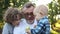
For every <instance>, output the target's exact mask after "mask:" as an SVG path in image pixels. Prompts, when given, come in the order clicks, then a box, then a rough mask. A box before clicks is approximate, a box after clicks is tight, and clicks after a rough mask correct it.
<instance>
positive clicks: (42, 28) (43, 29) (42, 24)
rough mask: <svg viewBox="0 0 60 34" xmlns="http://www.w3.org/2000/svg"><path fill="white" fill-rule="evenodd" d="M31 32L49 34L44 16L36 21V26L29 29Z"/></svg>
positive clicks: (33, 33) (47, 22) (32, 33)
mask: <svg viewBox="0 0 60 34" xmlns="http://www.w3.org/2000/svg"><path fill="white" fill-rule="evenodd" d="M31 34H50V23H49V21H48V18H47V17H46V16H45V17H44V18H42V19H40V20H39V21H38V23H37V26H36V28H34V29H31Z"/></svg>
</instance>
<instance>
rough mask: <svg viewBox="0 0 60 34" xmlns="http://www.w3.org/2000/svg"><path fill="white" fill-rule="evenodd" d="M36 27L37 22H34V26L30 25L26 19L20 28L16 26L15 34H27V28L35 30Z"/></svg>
mask: <svg viewBox="0 0 60 34" xmlns="http://www.w3.org/2000/svg"><path fill="white" fill-rule="evenodd" d="M34 25H37V21H36V20H34V23H33V24H28V23H27V22H26V20H25V19H22V22H20V24H19V26H16V27H15V28H14V31H13V34H26V32H25V30H26V27H28V26H29V27H30V29H33V28H34Z"/></svg>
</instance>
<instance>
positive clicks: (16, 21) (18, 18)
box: [12, 15, 20, 26]
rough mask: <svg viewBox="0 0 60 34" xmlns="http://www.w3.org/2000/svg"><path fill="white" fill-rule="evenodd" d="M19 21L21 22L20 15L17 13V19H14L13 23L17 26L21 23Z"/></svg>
mask: <svg viewBox="0 0 60 34" xmlns="http://www.w3.org/2000/svg"><path fill="white" fill-rule="evenodd" d="M19 23H20V17H19V15H17V20H14V21H13V22H12V24H13V25H14V26H17V25H19Z"/></svg>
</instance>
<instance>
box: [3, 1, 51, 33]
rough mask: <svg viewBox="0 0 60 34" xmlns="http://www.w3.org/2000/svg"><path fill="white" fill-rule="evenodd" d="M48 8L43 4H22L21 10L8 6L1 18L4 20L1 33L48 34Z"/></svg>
mask: <svg viewBox="0 0 60 34" xmlns="http://www.w3.org/2000/svg"><path fill="white" fill-rule="evenodd" d="M47 15H48V8H47V7H46V6H45V5H39V6H37V7H35V5H34V4H33V3H31V2H27V3H25V4H24V6H23V7H22V9H21V10H19V9H18V8H14V7H10V8H8V9H7V10H6V12H5V14H4V16H3V19H4V21H5V22H6V23H5V25H4V27H3V31H2V34H50V23H49V20H48V16H47Z"/></svg>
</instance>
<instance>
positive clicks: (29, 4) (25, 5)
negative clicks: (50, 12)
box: [21, 2, 35, 11]
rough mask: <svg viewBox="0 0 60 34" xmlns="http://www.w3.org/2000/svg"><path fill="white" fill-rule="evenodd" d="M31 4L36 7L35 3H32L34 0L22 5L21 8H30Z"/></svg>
mask: <svg viewBox="0 0 60 34" xmlns="http://www.w3.org/2000/svg"><path fill="white" fill-rule="evenodd" d="M31 6H33V7H35V4H34V3H32V2H27V3H25V4H24V6H23V7H22V9H21V10H22V11H24V9H26V8H30V7H31Z"/></svg>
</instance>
